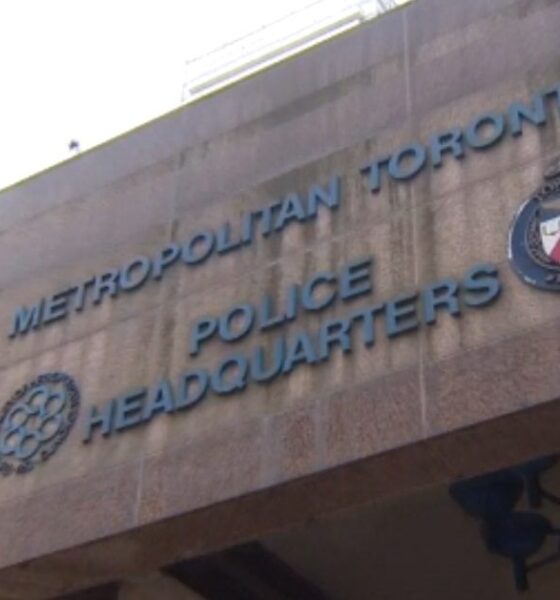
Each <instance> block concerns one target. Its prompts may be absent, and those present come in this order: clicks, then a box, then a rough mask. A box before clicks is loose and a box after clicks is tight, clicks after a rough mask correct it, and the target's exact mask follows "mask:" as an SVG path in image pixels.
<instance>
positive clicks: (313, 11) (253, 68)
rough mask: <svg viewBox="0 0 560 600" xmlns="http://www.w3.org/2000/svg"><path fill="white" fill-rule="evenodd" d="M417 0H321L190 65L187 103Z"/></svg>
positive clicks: (199, 58)
mask: <svg viewBox="0 0 560 600" xmlns="http://www.w3.org/2000/svg"><path fill="white" fill-rule="evenodd" d="M410 1H412V0H353V1H351V0H318V1H315V2H313V3H311V4H308V5H307V6H305V7H304V8H302V9H300V10H297V11H295V12H292V13H290V14H288V15H286V16H285V17H283V18H281V19H279V20H277V21H274V22H273V23H270V24H268V25H265V26H263V27H261V28H260V29H258V30H257V31H254V32H253V33H250V34H249V35H246V36H244V37H242V38H240V39H237V40H234V41H232V42H229V43H227V44H225V45H223V46H221V47H220V48H217V49H216V50H213V51H212V52H209V53H207V54H205V55H203V56H199V57H197V58H195V59H193V60H189V61H187V63H186V74H185V83H184V84H183V93H182V98H181V100H182V102H189V101H191V100H194V99H196V98H199V97H201V96H204V95H206V94H210V93H212V92H214V91H216V90H218V89H220V88H222V87H225V86H227V85H229V84H231V83H234V82H235V81H239V80H240V79H243V78H244V77H247V76H249V75H251V74H253V73H255V72H257V71H260V70H261V69H264V68H266V67H268V66H270V65H272V64H274V63H277V62H280V61H281V60H283V59H285V58H287V57H289V56H293V55H294V54H297V53H298V52H301V51H303V50H305V49H306V48H309V47H311V46H313V45H315V44H318V43H319V42H322V41H324V40H326V39H328V38H330V37H333V36H335V35H337V34H339V33H342V32H343V31H346V30H348V29H350V28H352V27H355V26H356V25H358V24H360V23H363V22H365V21H368V20H370V19H373V18H375V17H377V16H379V15H381V14H383V13H385V12H387V11H389V10H392V9H394V8H397V7H398V6H400V5H402V4H407V3H408V2H410Z"/></svg>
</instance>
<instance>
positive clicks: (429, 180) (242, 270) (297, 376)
mask: <svg viewBox="0 0 560 600" xmlns="http://www.w3.org/2000/svg"><path fill="white" fill-rule="evenodd" d="M559 26H560V2H558V1H552V2H551V1H550V0H532V1H531V2H527V1H526V0H499V1H494V2H492V3H490V2H483V1H477V2H464V1H463V0H453V1H449V0H418V1H417V2H416V3H415V4H413V5H411V6H410V7H409V8H407V9H406V10H403V11H397V12H395V13H392V14H390V15H388V16H386V17H384V18H382V19H380V20H378V21H376V22H374V23H372V24H369V25H367V26H364V27H362V28H360V29H359V30H357V31H355V32H352V33H350V34H347V35H345V36H343V37H341V38H340V39H338V40H335V41H333V42H330V43H329V44H327V45H324V46H321V47H319V48H316V49H314V50H312V51H310V52H308V53H307V54H305V55H303V56H301V57H298V58H296V59H293V60H291V61H289V62H286V63H285V64H283V65H282V66H280V67H276V68H274V69H272V70H270V71H268V72H266V73H264V74H261V75H258V76H256V77H253V78H251V79H249V80H247V81H245V82H243V83H241V84H239V85H237V86H235V87H233V88H231V89H229V90H226V91H224V92H222V93H220V94H217V95H216V96H214V97H212V98H210V99H208V100H204V101H202V102H200V103H198V104H196V105H194V106H192V107H187V108H185V109H182V110H180V111H177V112H175V113H172V114H170V115H168V116H165V117H163V118H162V119H160V120H158V121H157V122H155V123H153V124H149V125H147V126H146V127H143V128H140V129H139V130H137V131H135V132H133V133H131V134H129V135H128V136H125V137H123V138H120V139H119V140H116V141H114V142H113V143H110V144H108V145H106V146H104V147H102V148H100V149H98V150H95V151H92V152H90V153H86V154H85V155H83V156H81V157H79V158H77V159H75V160H72V161H70V162H68V163H67V164H64V165H62V166H60V167H58V168H56V169H53V170H51V171H48V172H46V173H44V174H41V175H38V176H37V177H34V178H32V179H30V180H29V181H28V182H25V183H23V184H21V185H19V186H15V187H13V188H10V189H8V190H5V191H4V192H2V193H0V290H1V293H0V328H1V331H3V332H5V333H6V334H7V332H8V330H9V326H10V319H11V317H12V313H13V311H14V309H15V308H16V306H18V305H19V304H30V303H32V302H34V301H36V300H37V299H38V298H39V297H41V296H43V295H48V294H51V293H54V292H56V291H58V290H60V289H62V288H64V287H65V286H67V285H69V284H71V283H75V282H77V281H80V280H83V279H85V278H87V277H88V276H91V275H92V274H96V273H100V272H103V271H104V270H106V269H108V268H112V267H117V266H120V265H121V264H123V263H125V262H126V261H128V260H129V259H131V258H132V257H134V256H135V255H138V254H146V255H151V254H153V253H154V252H155V251H156V250H157V249H159V248H160V247H161V246H163V245H164V244H166V243H169V242H172V241H177V242H180V241H181V240H184V239H185V238H186V237H188V236H189V235H190V234H192V233H194V232H196V231H198V230H199V229H200V228H203V227H217V226H219V225H221V224H222V223H223V222H224V221H226V220H230V221H232V222H236V221H238V220H239V216H240V214H241V213H243V212H245V211H248V210H254V209H256V208H258V207H262V206H265V205H266V204H268V203H270V202H272V201H273V200H274V199H276V198H279V197H282V196H283V195H285V194H286V193H288V192H290V191H298V192H305V191H306V190H307V188H308V187H309V185H311V184H313V183H315V182H323V183H325V182H326V181H327V180H328V178H329V177H330V176H331V175H333V174H335V173H337V174H339V175H341V177H342V182H343V196H342V203H341V207H340V209H339V210H338V212H337V213H333V214H327V213H326V212H323V213H321V215H320V217H319V218H318V219H317V220H316V221H310V222H308V223H306V224H304V225H292V226H290V228H289V229H287V230H285V231H284V232H283V233H280V234H275V235H272V236H270V237H269V238H267V239H263V238H257V239H256V240H255V242H254V243H253V245H252V246H251V247H248V248H245V249H243V250H240V251H238V252H233V253H231V254H229V255H225V256H222V257H216V256H215V257H212V258H211V259H210V260H209V261H208V262H207V263H206V264H204V265H201V266H200V267H197V268H196V269H189V268H187V267H185V266H181V265H175V266H174V267H172V268H171V269H170V270H169V271H168V272H167V273H166V275H165V277H164V278H163V280H162V281H161V282H160V283H153V282H151V283H149V284H147V285H146V286H145V287H143V288H142V289H141V290H139V291H137V292H134V293H132V294H130V295H129V296H128V297H124V296H121V297H119V298H117V299H115V300H113V301H111V302H107V301H105V302H103V304H102V305H101V306H100V307H97V308H88V309H86V310H84V312H83V313H81V314H73V315H71V316H70V318H68V319H67V320H65V321H63V322H59V323H55V324H52V325H50V326H48V327H47V328H45V329H43V330H40V331H38V332H35V333H31V334H28V335H27V336H26V337H25V338H21V339H15V340H9V339H8V338H7V337H4V338H3V339H2V340H1V341H0V349H1V352H0V371H1V379H0V390H1V393H2V397H3V398H4V399H5V400H7V399H8V398H9V397H10V396H11V395H12V393H13V392H14V390H16V389H17V388H18V387H20V386H21V385H22V384H24V383H25V382H27V381H29V380H31V379H33V378H34V377H36V376H37V375H38V374H39V373H42V372H46V371H51V370H57V371H58V370H60V371H64V372H67V373H69V374H71V375H72V376H73V377H75V378H76V380H77V381H78V383H79V385H80V389H81V392H82V415H81V416H82V417H83V416H84V414H85V412H86V410H87V408H88V407H91V406H92V405H100V404H102V403H104V402H105V401H107V400H108V399H110V398H112V397H114V396H115V395H117V394H119V393H122V392H124V391H127V390H129V389H131V388H135V387H138V386H141V385H151V384H153V383H155V381H156V380H157V379H159V378H161V377H164V376H165V377H170V378H172V379H175V378H177V377H178V376H179V375H180V373H182V372H183V371H184V370H186V369H187V368H188V367H189V366H197V367H200V366H206V367H212V366H214V365H216V364H217V362H218V361H219V360H220V358H222V357H224V356H226V355H227V354H229V353H230V352H231V350H232V349H233V348H234V347H233V346H226V345H224V344H220V343H219V342H217V341H212V342H210V343H209V344H207V345H205V346H204V349H203V351H202V353H201V355H200V356H199V357H197V358H196V359H191V358H189V357H188V354H187V338H188V334H189V331H190V330H191V328H192V325H193V323H194V321H195V320H196V318H197V317H199V316H201V315H202V314H207V313H210V314H218V313H220V312H222V311H223V310H225V309H226V308H228V307H229V306H230V305H232V304H234V303H236V302H241V301H251V302H256V301H258V299H259V298H260V297H261V295H262V294H263V293H265V292H269V293H273V294H275V296H276V297H277V298H280V297H281V295H282V293H283V292H284V291H285V290H286V288H287V287H288V285H289V284H291V283H294V282H298V281H302V280H303V279H304V278H305V277H307V276H309V275H310V274H311V273H313V272H314V271H316V270H321V269H338V268H339V267H341V266H342V265H343V264H344V263H345V262H346V261H348V260H352V259H355V258H359V257H363V256H368V255H373V257H374V269H373V273H374V282H375V292H374V300H375V301H379V300H386V299H388V298H391V297H393V296H395V295H397V294H400V293H403V292H411V291H414V290H416V289H418V288H420V287H421V286H423V285H425V284H427V283H429V282H432V281H434V280H436V279H439V278H442V277H453V278H460V277H461V276H462V274H463V273H464V272H465V270H466V269H467V268H468V267H469V266H471V265H472V264H473V263H475V262H493V263H495V264H496V265H498V268H499V272H500V277H501V280H502V283H503V293H502V297H501V298H500V299H499V301H498V302H497V303H496V304H494V305H493V306H491V307H488V308H485V309H481V310H470V311H466V312H465V313H464V314H463V315H462V317H461V318H460V319H452V318H451V317H449V316H447V315H444V316H442V318H441V319H439V320H438V323H437V325H435V326H434V327H431V328H427V327H424V328H421V329H420V330H419V331H418V332H416V333H412V334H410V335H407V336H403V337H399V338H397V339H394V340H388V339H386V338H385V337H384V336H383V335H380V336H379V339H378V341H377V343H376V345H375V346H374V347H372V348H370V349H368V350H366V349H364V348H361V347H360V348H359V349H358V350H357V351H356V352H355V353H354V354H353V355H352V356H351V357H343V356H341V355H338V354H337V355H335V356H333V357H332V358H331V360H330V361H329V362H328V363H324V364H321V365H318V366H313V367H300V368H299V369H298V370H297V371H295V372H294V373H293V374H292V375H291V376H290V377H284V378H281V379H279V380H277V381H275V382H273V383H272V384H271V385H270V386H257V385H250V386H249V387H248V388H247V390H246V391H245V392H244V393H243V394H238V395H235V396H232V397H229V398H226V399H224V398H218V397H216V396H212V395H210V396H208V398H207V399H206V400H205V401H204V403H202V404H201V405H200V406H197V407H196V408H195V409H193V410H192V411H188V412H186V413H181V414H178V415H175V416H173V417H167V416H160V417H158V418H157V419H154V420H153V421H152V422H151V423H150V424H149V425H148V426H146V427H143V428H142V427H141V428H137V429H134V430H130V431H128V432H125V433H123V434H121V435H119V436H115V437H113V438H110V439H107V440H101V439H97V440H96V441H95V442H93V443H92V444H90V445H87V446H84V445H83V444H82V442H81V436H82V432H81V423H79V424H78V426H77V427H75V428H74V429H73V431H72V433H71V435H70V437H69V438H68V440H67V441H66V442H65V444H64V446H63V447H62V448H61V449H60V450H59V451H58V452H57V454H56V455H55V456H53V457H52V458H51V459H50V460H49V461H48V462H47V463H45V464H44V465H42V466H41V467H40V468H38V469H36V470H35V471H34V472H33V473H30V474H27V475H25V476H18V477H13V476H12V477H9V478H5V479H3V480H2V481H0V508H1V509H2V510H1V512H0V569H2V570H0V582H1V592H0V598H42V597H47V596H49V595H54V594H55V593H58V592H59V591H60V590H63V589H64V590H67V589H73V588H75V587H79V586H81V585H85V584H86V583H100V582H103V581H109V580H114V579H116V578H120V577H121V576H125V575H127V574H130V573H134V572H141V571H142V570H143V569H144V568H153V567H156V566H160V565H161V564H162V563H163V562H171V561H172V560H174V559H177V558H178V557H180V556H183V555H193V554H196V553H199V552H202V551H206V550H209V549H211V548H216V547H219V546H223V545H228V544H231V543H234V542H236V541H242V540H243V539H247V538H248V537H251V536H256V535H260V534H261V533H263V532H265V531H270V530H274V529H276V528H281V527H284V526H287V525H289V524H292V523H295V522H297V521H300V520H304V519H306V518H309V517H311V516H313V514H319V513H326V512H328V511H333V510H338V509H340V508H344V507H348V506H351V505H353V504H359V503H361V502H365V501H367V499H371V498H374V497H379V496H383V495H386V494H397V493H402V492H405V491H406V490H408V489H411V488H413V487H415V486H421V485H428V484H432V483H437V482H441V481H447V480H449V479H452V478H454V477H457V476H459V475H465V474H468V473H472V474H474V473H476V472H478V471H480V470H483V469H485V468H489V469H490V468H497V467H499V466H502V465H505V464H509V463H513V462H517V461H519V460H523V459H524V458H528V457H530V456H532V455H534V454H536V453H542V452H551V451H554V450H558V446H559V443H558V441H557V435H556V431H557V427H556V425H557V423H558V410H559V408H558V406H557V405H556V403H555V399H556V398H558V397H560V381H559V380H558V377H557V375H556V373H557V367H556V366H557V364H558V360H559V358H560V356H559V354H560V344H558V342H557V336H556V335H555V330H556V327H557V326H558V324H559V323H560V309H559V306H558V298H557V297H556V295H554V294H546V293H544V292H539V291H537V290H534V289H531V288H529V287H527V286H525V285H524V284H522V283H521V282H520V281H519V280H518V278H517V277H516V276H515V275H514V274H513V272H512V271H511V269H510V267H509V265H508V262H507V255H506V239H507V232H508V228H509V225H510V222H511V219H512V217H513V214H514V212H515V210H516V209H517V207H518V206H519V204H520V203H521V202H522V200H523V199H524V198H526V197H527V196H528V195H529V194H530V193H531V192H532V191H533V190H534V189H535V188H537V187H538V186H539V184H540V182H541V180H542V174H543V170H544V168H545V166H546V165H547V163H548V162H549V160H550V159H551V158H552V157H554V156H555V155H556V154H558V153H560V143H559V141H558V136H559V134H560V119H559V117H558V115H557V114H556V115H555V116H554V118H552V119H551V120H550V122H549V123H548V125H547V126H546V127H545V128H542V129H539V130H531V129H530V128H528V129H527V131H526V133H524V135H523V136H522V137H520V138H518V139H513V138H511V137H507V138H505V139H504V140H503V141H502V142H501V143H500V144H499V145H497V146H495V147H494V148H492V149H490V150H488V151H486V152H484V153H478V154H477V153H473V152H470V153H469V154H468V156H467V157H466V158H465V159H464V160H463V161H460V162H459V161H454V160H453V159H452V158H449V157H447V158H446V162H445V165H444V166H443V167H442V168H441V169H439V170H436V171H430V170H425V171H424V172H423V173H422V174H420V175H419V176H418V177H416V178H415V179H413V180H412V181H411V182H409V183H399V184H396V183H389V182H388V181H387V180H385V182H384V185H383V188H382V190H381V191H380V193H378V194H376V195H374V196H372V195H371V194H370V193H369V192H368V190H367V188H366V186H365V182H364V179H363V178H362V176H361V175H360V173H359V168H360V167H361V166H362V165H363V164H364V163H365V162H366V161H367V160H368V159H372V158H375V157H377V156H379V155H383V154H386V153H388V152H390V151H392V150H394V149H396V148H398V147H399V146H400V145H402V144H405V143H409V142H412V141H416V140H418V139H420V140H423V141H427V139H428V138H429V136H430V135H431V134H432V133H434V132H435V131H440V130H444V129H446V128H449V127H452V126H454V125H457V124H460V125H463V124H466V123H467V122H468V121H469V120H470V119H471V118H472V117H474V116H475V115H477V114H478V113H480V112H482V111H487V110H495V109H505V108H506V107H507V106H508V104H509V103H510V102H511V101H512V100H514V99H518V100H525V101H528V100H529V99H530V96H531V94H532V92H534V91H536V90H538V89H540V88H543V87H546V86H549V85H552V84H554V83H557V82H558V81H560V59H559V58H558V55H557V50H558V44H557V39H556V36H557V31H558V27H559ZM370 302H371V299H370V298H368V299H362V300H356V301H355V302H353V303H352V305H351V307H350V305H348V306H337V307H335V308H333V309H329V311H328V316H336V315H342V314H346V313H347V312H348V311H349V309H350V308H357V307H360V306H363V305H365V304H366V303H370ZM325 315H326V313H324V314H322V315H307V316H304V317H303V318H302V319H298V322H297V323H296V324H291V325H290V326H288V327H286V328H285V329H284V330H283V332H284V331H285V332H293V331H294V330H295V329H296V328H299V327H305V328H306V329H307V328H309V329H310V330H314V329H316V328H317V326H318V324H319V323H320V321H321V320H322V319H323V318H325ZM273 336H274V334H273V333H272V332H271V333H266V334H264V335H262V336H258V335H256V333H255V332H253V333H252V334H251V335H250V336H249V337H248V338H246V339H245V340H243V341H242V342H240V343H239V344H236V345H235V350H239V351H240V352H248V351H249V350H250V349H251V348H253V347H254V346H255V345H256V344H258V343H259V342H260V341H261V340H268V341H270V340H271V339H272V337H273ZM496 419H497V420H496ZM465 428H469V429H465ZM23 564H27V565H28V566H27V567H26V568H24V567H23V566H22V565H23ZM68 565H72V568H71V569H69V568H68ZM27 573H30V574H31V575H27Z"/></svg>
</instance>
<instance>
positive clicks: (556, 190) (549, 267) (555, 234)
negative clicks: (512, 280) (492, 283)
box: [508, 158, 560, 292]
mask: <svg viewBox="0 0 560 600" xmlns="http://www.w3.org/2000/svg"><path fill="white" fill-rule="evenodd" d="M508 256H509V260H510V263H511V264H512V266H513V268H514V270H515V272H516V273H517V274H518V275H519V277H520V278H521V279H522V280H523V281H524V282H525V283H527V284H529V285H532V286H535V287H538V288H540V289H543V290H549V291H554V292H557V291H560V158H558V159H556V160H555V161H554V162H553V163H552V164H551V165H549V167H548V168H547V169H546V171H545V174H544V183H543V185H542V186H541V188H540V189H539V190H538V191H537V192H536V193H535V194H533V195H532V196H531V197H530V198H529V199H528V200H526V201H525V202H524V203H523V204H522V205H521V207H520V208H519V210H518V211H517V214H516V215H515V218H514V219H513V223H512V224H511V228H510V231H509V241H508Z"/></svg>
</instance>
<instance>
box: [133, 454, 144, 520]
mask: <svg viewBox="0 0 560 600" xmlns="http://www.w3.org/2000/svg"><path fill="white" fill-rule="evenodd" d="M143 484H144V457H142V458H141V459H140V462H139V463H138V483H137V488H136V498H135V499H134V511H133V514H132V519H133V524H134V525H137V524H138V522H139V518H140V504H141V502H142V486H143Z"/></svg>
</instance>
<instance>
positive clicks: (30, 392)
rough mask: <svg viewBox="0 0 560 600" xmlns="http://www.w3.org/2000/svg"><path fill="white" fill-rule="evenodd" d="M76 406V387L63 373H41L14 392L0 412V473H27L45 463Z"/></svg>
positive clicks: (73, 418) (61, 439) (62, 436)
mask: <svg viewBox="0 0 560 600" xmlns="http://www.w3.org/2000/svg"><path fill="white" fill-rule="evenodd" d="M79 407H80V392H79V390H78V387H77V385H76V383H75V382H74V380H73V379H72V378H71V377H69V376H68V375H65V374H64V373H45V374H44V375H40V376H39V377H37V379H35V380H34V381H32V382H30V383H28V384H26V385H24V386H23V387H22V388H20V389H19V390H17V392H16V393H15V394H14V395H13V396H12V398H11V399H10V400H9V402H8V403H7V404H6V405H5V406H4V408H3V409H2V411H1V412H0V473H2V474H3V475H5V476H7V475H11V474H12V473H15V474H23V473H27V472H29V471H31V470H32V469H34V468H35V467H36V466H37V465H39V464H40V463H43V462H45V461H46V460H48V459H49V458H50V457H51V456H52V455H53V454H54V453H55V452H56V451H57V449H58V447H59V446H60V445H61V444H62V442H64V440H65V439H66V437H67V436H68V433H69V432H70V430H71V429H72V426H73V425H74V423H75V421H76V418H77V416H78V410H79Z"/></svg>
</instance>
